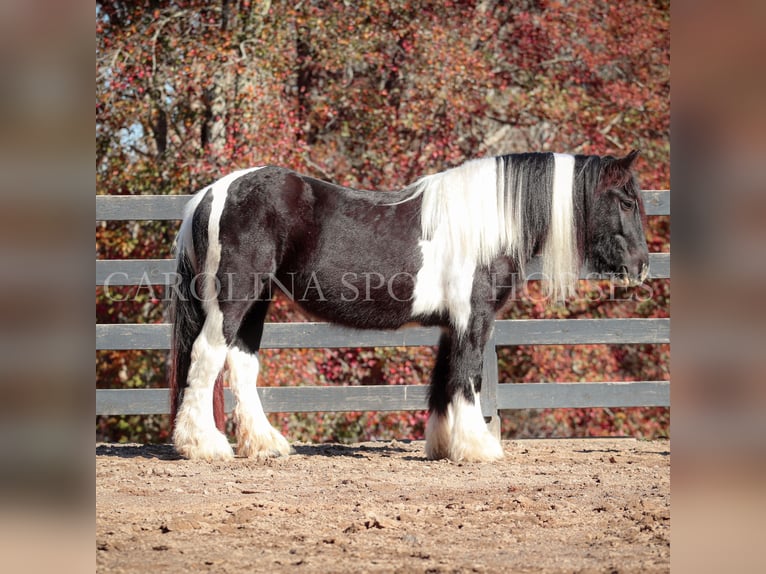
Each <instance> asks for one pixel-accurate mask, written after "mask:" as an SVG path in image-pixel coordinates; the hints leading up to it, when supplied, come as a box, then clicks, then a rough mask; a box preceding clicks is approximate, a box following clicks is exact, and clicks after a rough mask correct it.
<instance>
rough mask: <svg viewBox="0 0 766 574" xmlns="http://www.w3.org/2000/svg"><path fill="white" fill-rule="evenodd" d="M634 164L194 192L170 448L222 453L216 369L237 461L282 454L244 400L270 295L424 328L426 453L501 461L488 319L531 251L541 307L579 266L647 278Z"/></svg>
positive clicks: (178, 301) (369, 323) (334, 315)
mask: <svg viewBox="0 0 766 574" xmlns="http://www.w3.org/2000/svg"><path fill="white" fill-rule="evenodd" d="M637 155H638V151H637V150H634V151H632V152H631V153H629V154H628V155H626V156H624V157H614V156H597V155H571V154H560V153H520V154H508V155H501V156H496V157H489V158H482V159H476V160H471V161H468V162H466V163H464V164H462V165H460V166H458V167H454V168H452V169H448V170H446V171H444V172H441V173H437V174H434V175H427V176H424V177H422V178H420V179H418V180H417V181H415V182H414V183H412V184H411V185H408V186H407V187H405V188H403V189H400V190H398V191H388V192H381V191H363V190H357V189H352V188H349V187H343V186H340V185H336V184H334V183H329V182H327V181H322V180H320V179H316V178H313V177H309V176H307V175H302V174H300V173H297V172H295V171H292V170H289V169H285V168H281V167H275V166H263V167H255V168H250V169H243V170H239V171H235V172H233V173H230V174H228V175H226V176H225V177H223V178H222V179H219V180H218V181H216V182H215V183H213V184H212V185H210V186H209V187H206V188H204V189H202V190H201V191H200V192H198V193H197V194H196V195H195V196H194V197H193V198H192V199H191V200H190V201H189V203H188V204H187V206H186V210H185V214H184V218H183V221H182V224H181V227H180V230H179V233H178V237H177V241H176V247H175V251H176V260H177V274H176V282H175V284H174V285H172V286H171V287H172V291H173V292H172V295H171V320H172V323H173V328H172V345H171V369H170V371H171V372H170V385H169V386H170V394H171V397H170V398H171V419H172V421H173V431H172V433H173V434H172V436H173V441H174V444H175V449H176V450H177V452H178V453H179V454H180V455H181V456H183V457H186V458H189V459H201V460H221V459H230V458H231V457H233V450H232V446H231V445H230V444H229V442H228V439H227V437H226V435H225V434H224V433H223V432H222V430H223V428H224V427H223V425H224V422H225V419H224V410H223V390H222V387H223V382H222V377H223V372H224V370H227V371H228V380H229V385H230V387H231V390H232V392H233V394H234V397H235V399H236V405H235V408H234V419H235V422H236V440H237V451H238V455H239V456H246V457H264V456H265V457H270V456H284V455H288V454H290V453H291V452H293V450H292V448H291V446H290V444H289V442H288V441H287V439H286V438H285V437H283V436H282V435H281V434H280V433H279V432H278V431H277V430H275V429H274V428H273V427H272V426H271V424H270V423H269V421H268V419H267V418H266V415H265V414H264V411H263V407H262V405H261V402H260V399H259V397H258V393H257V391H256V382H257V378H258V371H259V360H258V351H259V348H260V344H261V337H262V334H263V324H264V319H265V317H266V314H267V311H268V308H269V304H270V302H271V286H273V285H276V286H277V287H278V288H280V289H281V290H283V291H284V292H286V293H288V296H290V297H292V298H293V299H294V300H295V301H296V303H297V304H298V305H299V306H300V307H301V308H302V309H303V310H305V311H306V312H307V313H308V314H309V315H310V316H314V317H317V318H319V319H321V320H325V321H329V322H333V323H336V324H340V325H344V326H347V327H352V328H361V329H369V328H372V329H398V328H400V327H403V326H406V325H408V324H413V323H414V324H421V325H425V326H438V327H440V328H441V329H442V335H441V337H440V340H439V345H438V350H437V354H436V362H435V365H434V368H433V371H432V375H431V380H430V386H429V392H428V412H429V416H428V421H427V424H426V432H425V435H426V437H425V438H426V445H425V454H426V456H427V457H428V458H429V459H441V458H448V459H451V460H453V461H493V460H498V459H500V458H502V457H503V449H502V447H501V444H500V442H499V440H498V439H497V438H496V437H495V436H494V435H493V434H492V433H491V432H490V431H489V430H488V429H487V426H486V424H485V421H484V417H483V416H482V411H481V405H480V393H481V384H482V355H483V350H484V346H485V343H486V342H487V340H488V338H489V336H490V334H491V331H492V328H493V324H494V318H495V314H496V313H497V312H498V311H499V310H500V309H501V308H502V307H503V305H504V304H505V303H506V302H507V299H508V298H509V294H510V293H511V291H512V289H513V281H514V277H524V273H525V265H527V264H528V262H529V261H530V259H531V258H532V257H533V256H535V255H537V254H540V255H541V258H542V277H543V279H544V282H543V285H544V289H545V293H546V295H547V296H548V298H549V300H550V301H552V302H555V301H561V300H565V299H566V298H568V297H570V296H572V295H573V294H574V293H575V292H576V287H577V281H578V278H579V275H580V269H581V266H582V265H587V266H588V267H590V269H592V270H593V271H595V272H596V273H599V274H602V275H611V276H612V277H613V279H614V280H615V281H616V282H619V283H620V284H624V285H634V286H635V285H638V284H640V283H641V282H643V281H644V280H645V279H646V277H647V274H648V250H647V246H646V239H645V235H644V229H643V226H644V221H645V212H644V206H643V203H642V197H641V193H640V187H639V184H638V180H637V176H636V174H635V173H634V169H633V164H634V161H635V159H636V156H637ZM373 279H374V280H373Z"/></svg>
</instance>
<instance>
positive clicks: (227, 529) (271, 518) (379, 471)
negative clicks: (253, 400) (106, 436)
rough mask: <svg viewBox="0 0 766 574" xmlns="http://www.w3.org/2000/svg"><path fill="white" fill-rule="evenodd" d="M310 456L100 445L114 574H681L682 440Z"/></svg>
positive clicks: (102, 511)
mask: <svg viewBox="0 0 766 574" xmlns="http://www.w3.org/2000/svg"><path fill="white" fill-rule="evenodd" d="M503 446H504V448H505V453H506V457H505V459H504V460H503V461H501V462H499V463H453V462H449V461H428V460H426V459H425V457H424V450H423V447H424V445H423V443H422V442H419V441H414V442H398V441H394V442H372V443H363V444H356V445H337V444H332V445H300V444H298V445H295V447H296V451H297V452H296V454H294V455H292V456H289V457H287V458H283V459H278V460H261V461H258V460H250V459H244V458H237V459H235V460H233V461H231V462H226V463H200V462H190V461H188V460H182V459H180V458H179V457H178V456H176V455H175V453H174V452H173V450H172V447H171V446H167V445H147V446H142V445H106V444H99V445H97V446H96V548H97V550H96V564H97V570H98V571H99V572H142V573H143V572H150V571H154V572H163V573H164V572H184V573H186V572H198V571H201V572H207V571H209V572H269V573H270V572H281V571H296V572H322V573H324V572H339V573H342V572H637V573H638V572H640V573H646V572H668V571H669V570H670V443H669V442H668V441H652V442H645V441H636V440H633V439H579V440H524V441H504V443H503Z"/></svg>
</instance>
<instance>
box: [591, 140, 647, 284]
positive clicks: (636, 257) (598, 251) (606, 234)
mask: <svg viewBox="0 0 766 574" xmlns="http://www.w3.org/2000/svg"><path fill="white" fill-rule="evenodd" d="M637 156H638V150H634V151H632V152H630V153H629V154H628V155H626V156H625V157H622V158H614V157H611V156H606V157H602V158H601V176H600V178H599V182H598V185H597V187H596V190H595V193H593V194H592V195H591V198H590V202H589V203H590V205H588V206H587V211H586V213H587V226H588V241H587V242H586V257H587V259H588V261H589V263H590V266H591V267H592V268H593V270H594V271H596V272H598V273H604V274H609V275H611V276H613V277H614V278H615V281H616V282H617V283H619V284H621V285H624V286H627V285H631V286H635V285H639V284H640V283H641V282H643V281H644V279H646V277H647V275H648V274H649V250H648V249H647V247H646V236H645V235H644V225H643V223H644V219H645V213H644V204H643V201H642V198H641V189H640V187H639V184H638V180H637V179H636V176H635V174H634V173H633V170H632V166H633V162H634V161H635V159H636V157H637ZM586 201H587V200H586Z"/></svg>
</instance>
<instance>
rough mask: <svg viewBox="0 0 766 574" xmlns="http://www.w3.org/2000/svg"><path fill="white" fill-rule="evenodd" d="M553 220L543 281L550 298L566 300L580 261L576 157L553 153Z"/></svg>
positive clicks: (575, 281) (571, 290) (574, 287)
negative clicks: (576, 210)
mask: <svg viewBox="0 0 766 574" xmlns="http://www.w3.org/2000/svg"><path fill="white" fill-rule="evenodd" d="M553 161H554V172H553V190H552V197H551V221H550V226H549V230H548V237H547V238H546V240H545V246H544V247H543V278H544V280H545V283H546V285H547V286H546V290H547V295H548V296H550V297H552V298H553V299H556V300H564V299H566V298H567V297H569V296H571V295H574V294H575V292H576V290H577V280H578V277H579V271H580V262H579V259H578V256H577V238H576V236H575V233H576V231H575V223H574V198H573V193H574V167H575V159H574V156H572V155H569V154H559V153H555V154H553Z"/></svg>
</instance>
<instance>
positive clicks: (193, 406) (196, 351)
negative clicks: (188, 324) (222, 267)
mask: <svg viewBox="0 0 766 574" xmlns="http://www.w3.org/2000/svg"><path fill="white" fill-rule="evenodd" d="M257 169H260V168H251V169H244V170H239V171H235V172H233V173H230V174H229V175H227V176H226V177H223V178H221V179H219V180H218V181H216V182H215V183H214V184H213V185H212V186H211V187H210V188H209V189H210V190H212V193H213V202H212V205H211V207H210V218H209V219H208V222H207V237H208V250H207V253H206V254H205V263H204V267H203V268H202V270H201V272H202V273H204V275H203V279H202V292H201V293H200V294H199V295H200V299H201V301H200V302H201V304H202V308H203V309H204V311H205V323H204V325H203V326H202V332H201V333H200V334H199V335H198V336H197V339H196V340H195V341H194V345H193V346H192V352H191V365H190V366H189V378H188V384H187V386H186V388H185V390H184V397H183V402H182V404H181V407H180V409H179V410H178V416H177V417H176V423H175V430H174V431H173V442H174V443H175V447H176V450H177V451H178V452H179V453H180V454H181V455H183V456H185V457H187V458H190V459H203V460H217V459H230V458H232V457H233V456H234V454H233V451H232V448H231V445H230V444H229V441H228V439H227V438H226V435H224V434H223V433H221V432H220V431H219V430H218V429H217V428H216V426H215V417H214V414H213V389H214V386H215V381H216V379H217V378H218V375H219V373H220V372H221V369H223V367H224V364H225V362H226V353H227V347H226V341H225V339H224V336H223V314H222V313H221V309H220V307H219V305H218V281H217V279H216V273H217V271H218V266H219V264H220V262H221V242H220V239H219V231H220V222H221V214H222V213H223V208H224V205H225V203H226V196H227V194H228V190H229V186H230V185H231V184H232V183H233V182H234V181H235V180H237V179H238V178H240V177H241V176H243V175H245V174H247V173H250V172H252V171H255V170H257ZM206 192H207V190H203V191H202V192H200V193H199V194H198V195H197V197H194V198H193V199H192V200H191V202H190V203H191V205H190V206H189V207H188V208H187V210H186V217H185V219H184V222H183V223H182V225H181V232H182V233H179V240H178V242H179V243H178V244H179V249H181V248H183V249H187V250H189V249H190V251H187V252H188V253H189V254H190V256H191V257H193V256H194V255H193V254H194V249H193V248H192V246H191V240H190V237H191V227H192V226H191V224H190V223H189V222H191V220H192V217H193V216H194V212H195V211H196V209H197V207H198V206H199V204H200V202H201V201H202V198H203V197H204V194H205V193H206ZM179 256H180V253H179Z"/></svg>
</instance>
